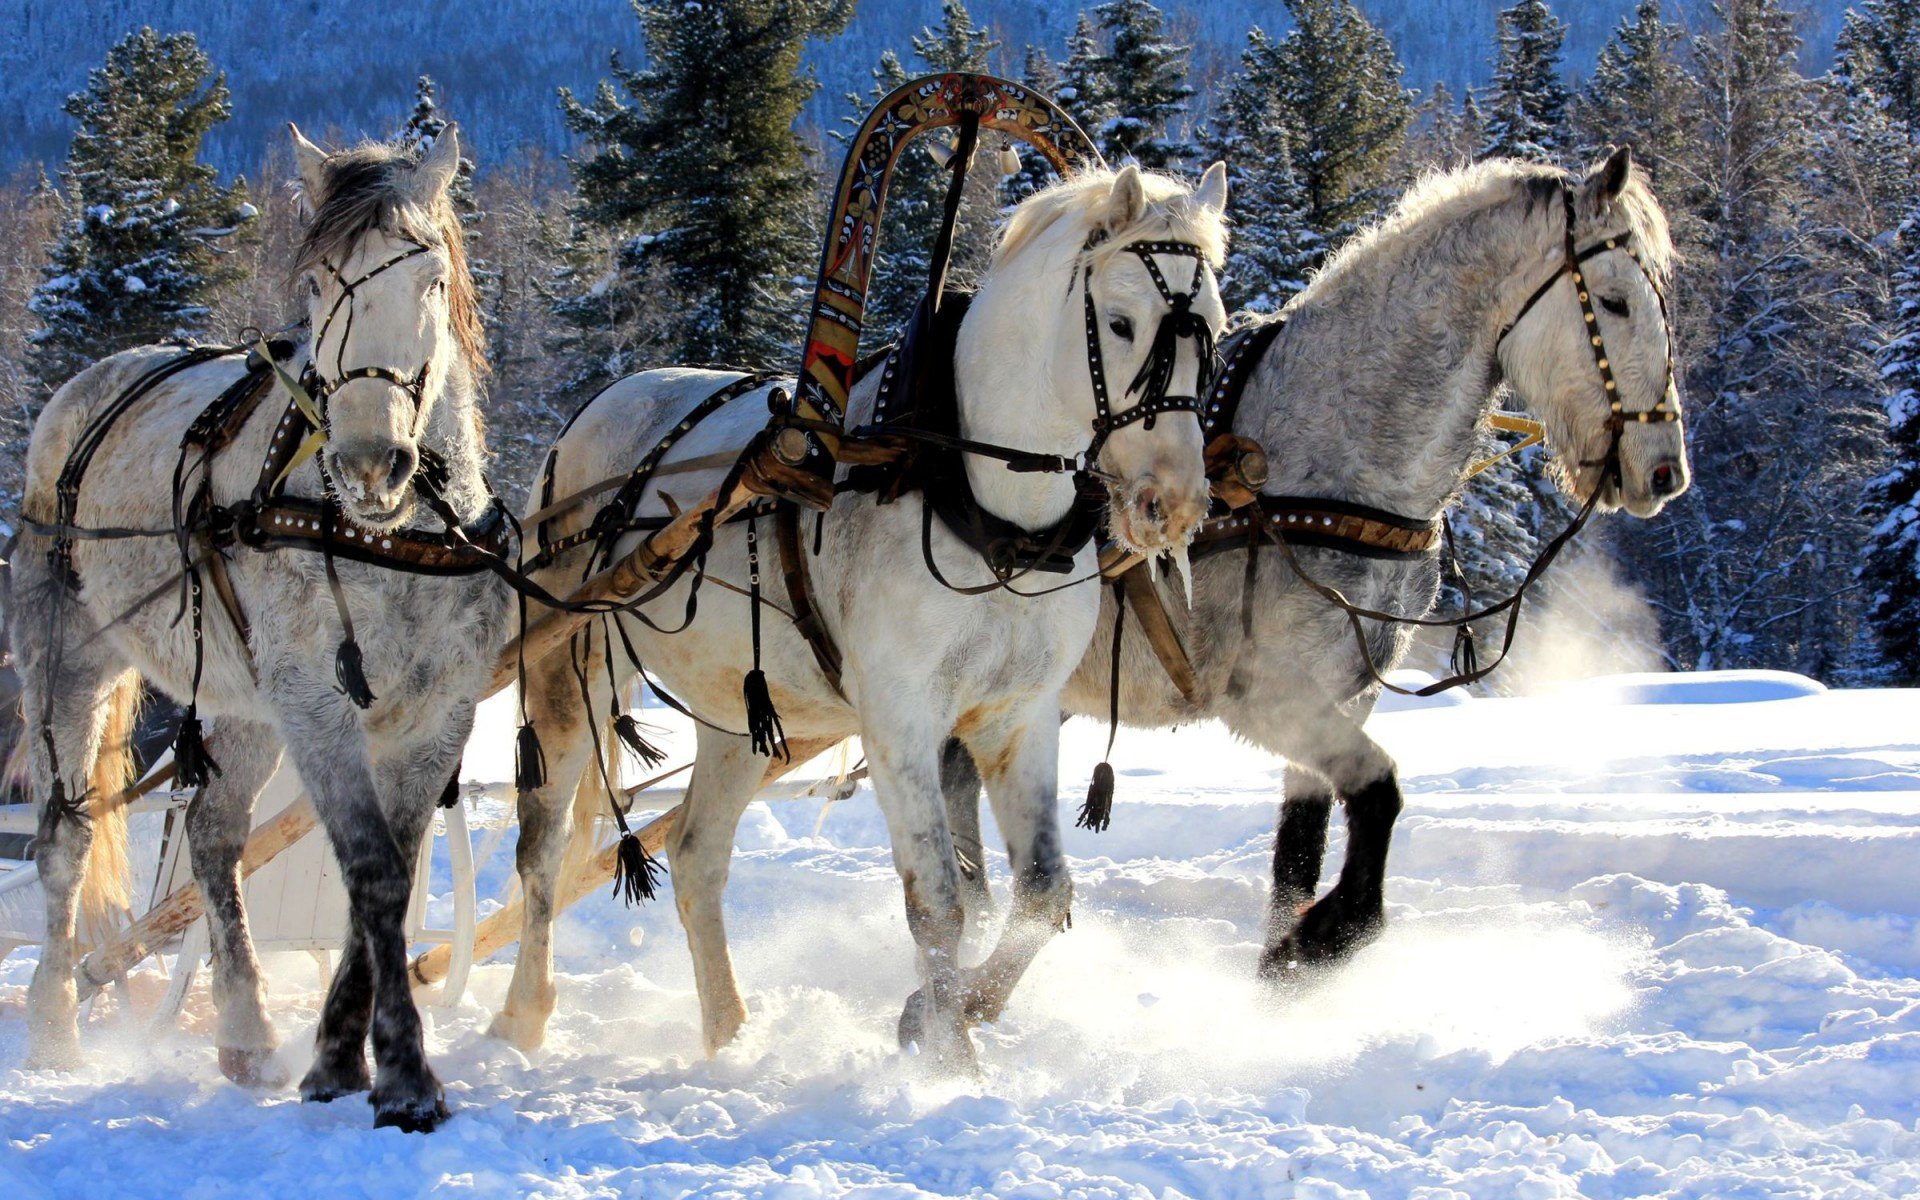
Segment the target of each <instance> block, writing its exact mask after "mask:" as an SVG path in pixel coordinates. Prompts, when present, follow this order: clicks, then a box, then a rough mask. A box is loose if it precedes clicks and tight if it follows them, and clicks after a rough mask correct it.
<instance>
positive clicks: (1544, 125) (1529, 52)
mask: <svg viewBox="0 0 1920 1200" xmlns="http://www.w3.org/2000/svg"><path fill="white" fill-rule="evenodd" d="M1566 38H1567V26H1566V22H1564V21H1562V20H1560V19H1559V18H1558V17H1556V16H1554V15H1553V13H1552V11H1551V10H1549V9H1548V8H1547V6H1546V3H1545V0H1520V2H1519V3H1518V4H1516V5H1514V6H1513V7H1512V8H1508V9H1503V10H1501V12H1500V17H1499V21H1498V24H1497V27H1496V32H1495V34H1494V41H1495V50H1494V58H1493V85H1492V87H1491V88H1490V89H1489V90H1488V92H1487V100H1488V103H1487V112H1488V116H1487V140H1486V143H1485V144H1484V145H1483V146H1482V148H1481V157H1482V158H1493V157H1506V158H1523V159H1527V160H1529V161H1537V162H1556V161H1558V160H1559V158H1560V156H1561V154H1562V151H1563V150H1564V149H1565V145H1564V136H1565V123H1566V112H1567V87H1566V84H1565V83H1563V82H1562V81H1561V78H1560V70H1561V68H1560V52H1561V46H1562V44H1563V43H1564V42H1565V41H1566Z"/></svg>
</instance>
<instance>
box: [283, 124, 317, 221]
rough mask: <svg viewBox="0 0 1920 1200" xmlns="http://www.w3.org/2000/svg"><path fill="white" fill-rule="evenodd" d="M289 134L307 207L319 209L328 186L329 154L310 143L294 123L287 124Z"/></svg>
mask: <svg viewBox="0 0 1920 1200" xmlns="http://www.w3.org/2000/svg"><path fill="white" fill-rule="evenodd" d="M287 132H289V133H291V134H292V135H293V161H294V163H295V165H296V166H298V167H299V169H300V188H301V190H302V191H303V192H305V193H306V199H307V206H308V207H309V208H319V207H320V194H321V193H322V192H323V191H325V190H326V184H327V152H326V151H325V150H322V149H321V148H320V147H318V146H316V145H314V144H313V143H312V142H310V141H308V140H307V135H306V134H304V133H301V132H300V127H299V126H298V125H295V124H294V123H293V122H292V121H288V122H287Z"/></svg>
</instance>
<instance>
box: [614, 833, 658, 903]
mask: <svg viewBox="0 0 1920 1200" xmlns="http://www.w3.org/2000/svg"><path fill="white" fill-rule="evenodd" d="M659 878H660V860H659V859H657V858H655V857H654V856H653V855H651V854H648V853H647V848H646V847H645V846H643V845H641V844H640V835H639V834H637V833H635V832H634V831H633V830H631V829H628V828H627V821H626V818H625V817H622V818H620V849H619V852H618V854H616V855H615V857H614V860H613V892H614V895H616V896H619V897H620V898H621V899H622V900H623V901H625V902H626V905H627V907H628V908H632V907H633V906H634V905H636V904H638V903H640V901H642V900H651V899H653V896H654V885H655V884H656V883H657V882H659Z"/></svg>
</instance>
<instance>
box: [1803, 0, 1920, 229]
mask: <svg viewBox="0 0 1920 1200" xmlns="http://www.w3.org/2000/svg"><path fill="white" fill-rule="evenodd" d="M1833 57H1834V61H1833V70H1832V72H1831V74H1830V75H1829V78H1828V88H1827V91H1828V109H1829V114H1830V115H1829V119H1830V120H1831V121H1832V122H1833V124H1834V125H1835V126H1836V127H1837V129H1838V131H1839V133H1840V138H1839V145H1829V144H1827V143H1826V141H1825V140H1824V139H1823V140H1822V143H1821V147H1820V148H1821V151H1822V157H1823V158H1824V159H1825V160H1826V161H1825V162H1823V164H1822V165H1823V171H1824V173H1825V174H1827V175H1829V176H1832V177H1834V178H1835V179H1836V180H1844V181H1845V183H1846V184H1849V185H1851V186H1852V187H1854V188H1855V190H1857V191H1858V192H1859V193H1861V194H1862V195H1863V197H1864V198H1865V200H1866V201H1867V203H1868V205H1869V206H1870V207H1871V209H1872V214H1871V219H1872V220H1873V222H1874V225H1875V227H1876V229H1875V232H1876V233H1877V232H1885V231H1891V230H1892V229H1893V227H1894V226H1896V225H1897V224H1899V222H1900V221H1901V220H1902V219H1903V218H1904V217H1905V216H1906V214H1907V207H1908V205H1909V203H1910V201H1911V198H1912V196H1913V192H1914V187H1915V183H1916V181H1917V180H1920V0H1868V2H1867V3H1863V4H1862V5H1861V6H1860V7H1858V8H1852V9H1848V10H1847V14H1846V17H1845V19H1844V22H1843V24H1842V26H1841V29H1840V36H1839V38H1838V39H1837V40H1836V42H1835V44H1834V56H1833ZM1843 148H1844V152H1845V153H1844V157H1843V156H1842V150H1843ZM1868 240H1869V241H1874V242H1878V241H1880V240H1882V239H1880V238H1878V237H1869V239H1868Z"/></svg>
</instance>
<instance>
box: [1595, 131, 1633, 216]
mask: <svg viewBox="0 0 1920 1200" xmlns="http://www.w3.org/2000/svg"><path fill="white" fill-rule="evenodd" d="M1632 176H1633V147H1632V146H1621V147H1619V148H1618V149H1615V148H1613V147H1611V146H1610V147H1608V148H1607V157H1606V159H1605V160H1604V161H1602V162H1600V163H1598V164H1596V165H1595V166H1594V167H1593V169H1592V170H1590V171H1588V172H1587V179H1586V193H1587V206H1588V208H1589V209H1590V210H1591V211H1592V212H1593V214H1594V215H1595V216H1603V215H1605V214H1606V212H1607V210H1608V209H1610V208H1612V207H1613V202H1614V201H1615V200H1618V199H1619V198H1620V193H1621V192H1624V191H1626V190H1627V180H1628V179H1630V178H1632Z"/></svg>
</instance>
